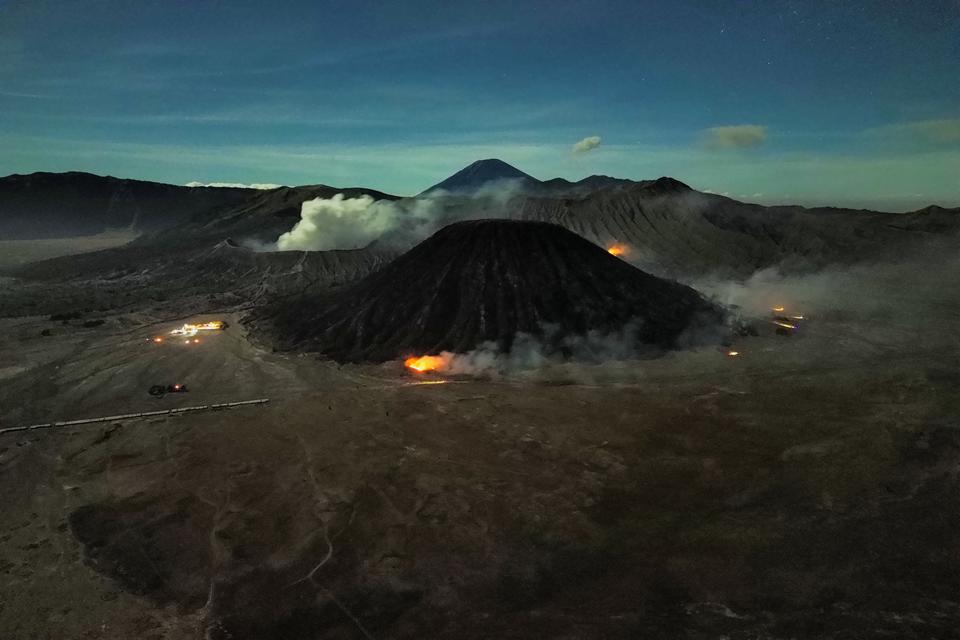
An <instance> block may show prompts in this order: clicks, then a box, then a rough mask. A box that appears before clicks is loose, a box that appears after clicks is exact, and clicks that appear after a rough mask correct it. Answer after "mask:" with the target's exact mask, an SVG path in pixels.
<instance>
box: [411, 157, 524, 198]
mask: <svg viewBox="0 0 960 640" xmlns="http://www.w3.org/2000/svg"><path fill="white" fill-rule="evenodd" d="M500 180H519V181H521V182H523V183H527V184H531V185H536V184H540V181H539V180H537V179H536V178H534V177H533V176H531V175H529V174H527V173H524V172H523V171H520V169H517V168H516V167H514V166H512V165H510V164H507V163H506V162H504V161H503V160H499V159H497V158H488V159H486V160H477V161H476V162H474V163H472V164H470V165H469V166H467V167H464V168H463V169H461V170H460V171H457V172H456V173H455V174H453V175H452V176H450V177H449V178H447V179H446V180H444V181H443V182H439V183H437V184H435V185H433V186H432V187H430V188H429V189H427V190H426V191H424V193H429V192H430V191H435V190H443V191H450V192H461V191H471V190H474V189H477V188H479V187H482V186H484V185H486V184H489V183H492V182H497V181H500Z"/></svg>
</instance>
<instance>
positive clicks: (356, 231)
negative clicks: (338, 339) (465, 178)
mask: <svg viewBox="0 0 960 640" xmlns="http://www.w3.org/2000/svg"><path fill="white" fill-rule="evenodd" d="M521 189H522V182H521V181H520V180H498V181H494V182H491V183H487V184H485V185H483V186H482V187H480V188H478V189H476V190H474V191H472V192H470V193H469V194H461V193H457V194H450V193H447V192H445V191H441V190H437V191H431V192H430V193H429V194H427V195H421V196H417V197H416V198H405V199H402V200H397V201H389V200H374V199H373V198H372V197H370V196H368V195H361V196H358V197H356V198H348V197H346V196H344V194H342V193H338V194H336V195H334V196H333V197H332V198H314V199H313V200H307V201H306V202H304V203H303V204H302V205H301V208H300V220H299V221H297V223H296V224H295V225H294V226H293V228H292V229H291V230H290V231H287V232H286V233H284V234H282V235H281V236H280V237H279V238H277V242H276V247H275V248H276V249H277V250H280V251H329V250H333V249H359V248H362V247H365V246H367V245H369V244H370V243H372V242H375V241H376V242H379V243H380V244H382V245H384V246H386V247H390V248H393V249H400V250H403V249H407V248H409V247H411V246H412V245H414V244H416V243H417V242H419V241H421V240H423V239H424V238H426V237H427V236H429V235H431V234H432V233H434V232H435V231H437V230H438V229H439V228H440V227H443V226H445V225H448V224H451V223H453V222H459V221H462V220H475V219H479V218H504V217H507V216H508V215H509V208H508V203H509V201H510V200H511V199H512V198H513V197H514V196H516V195H517V194H518V193H519V191H520V190H521ZM273 248H274V247H269V249H271V250H272V249H273Z"/></svg>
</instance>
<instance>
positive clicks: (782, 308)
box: [773, 307, 784, 312]
mask: <svg viewBox="0 0 960 640" xmlns="http://www.w3.org/2000/svg"><path fill="white" fill-rule="evenodd" d="M773 310H774V311H777V312H780V311H783V310H784V307H774V308H773Z"/></svg>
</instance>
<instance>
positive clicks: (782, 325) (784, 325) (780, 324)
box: [773, 320, 797, 329]
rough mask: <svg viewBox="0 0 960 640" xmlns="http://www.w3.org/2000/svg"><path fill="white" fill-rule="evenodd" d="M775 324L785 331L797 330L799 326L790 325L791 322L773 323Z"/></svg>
mask: <svg viewBox="0 0 960 640" xmlns="http://www.w3.org/2000/svg"><path fill="white" fill-rule="evenodd" d="M773 324H775V325H777V326H778V327H783V328H784V329H796V328H797V325H795V324H790V323H789V322H780V321H779V320H774V321H773Z"/></svg>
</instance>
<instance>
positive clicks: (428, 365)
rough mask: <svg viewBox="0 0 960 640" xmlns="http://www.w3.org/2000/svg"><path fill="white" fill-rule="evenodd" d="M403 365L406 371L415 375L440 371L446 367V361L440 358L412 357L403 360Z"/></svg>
mask: <svg viewBox="0 0 960 640" xmlns="http://www.w3.org/2000/svg"><path fill="white" fill-rule="evenodd" d="M403 364H404V366H405V367H407V369H410V370H412V371H415V372H417V373H425V372H427V371H437V370H439V369H442V368H443V367H444V366H445V365H446V361H445V360H444V359H443V358H442V357H440V356H420V357H416V356H414V357H411V358H407V359H406V360H404V361H403Z"/></svg>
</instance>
